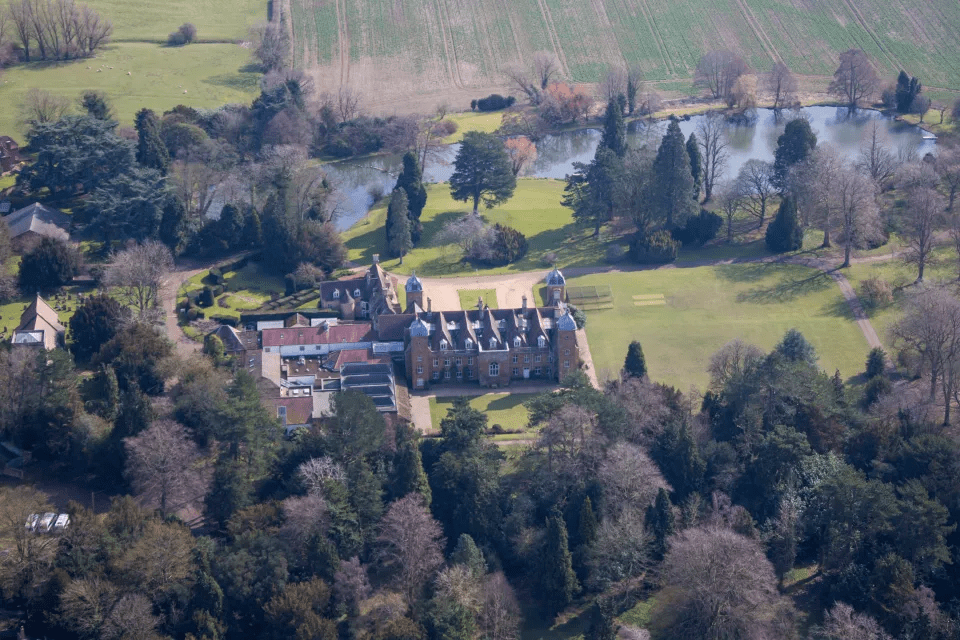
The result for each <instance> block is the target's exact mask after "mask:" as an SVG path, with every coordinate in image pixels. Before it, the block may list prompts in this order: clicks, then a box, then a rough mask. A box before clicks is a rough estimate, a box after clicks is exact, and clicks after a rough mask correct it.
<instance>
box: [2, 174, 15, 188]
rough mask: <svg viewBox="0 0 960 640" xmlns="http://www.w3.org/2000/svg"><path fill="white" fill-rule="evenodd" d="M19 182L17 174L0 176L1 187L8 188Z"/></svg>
mask: <svg viewBox="0 0 960 640" xmlns="http://www.w3.org/2000/svg"><path fill="white" fill-rule="evenodd" d="M15 184H17V176H15V175H13V174H12V173H11V174H10V175H6V176H0V189H6V188H7V187H12V186H13V185H15Z"/></svg>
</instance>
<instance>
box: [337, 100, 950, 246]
mask: <svg viewBox="0 0 960 640" xmlns="http://www.w3.org/2000/svg"><path fill="white" fill-rule="evenodd" d="M795 117H803V118H807V119H808V120H809V121H810V126H811V127H812V128H813V131H814V132H815V133H816V134H817V140H818V143H820V144H822V143H829V144H831V145H833V146H834V147H836V148H837V150H838V151H839V152H840V153H841V154H842V155H844V156H847V157H849V158H851V159H853V158H855V157H856V156H857V154H858V153H859V150H860V144H861V141H862V140H863V139H864V138H865V137H866V136H867V135H868V130H869V127H870V126H871V125H872V123H873V122H877V123H879V124H880V126H881V130H882V131H883V133H884V134H885V136H886V138H887V144H889V145H890V147H891V148H892V149H894V150H896V149H898V148H901V147H903V148H908V149H914V150H916V151H917V152H918V153H919V154H920V155H923V154H924V153H926V152H927V151H931V150H933V148H934V144H935V140H932V139H924V134H925V132H924V131H923V130H922V129H920V128H919V127H915V126H913V125H910V124H907V123H904V122H896V121H894V120H893V119H892V118H890V117H888V116H884V115H883V114H881V113H879V112H877V111H870V110H864V109H860V110H858V111H856V112H855V113H852V114H851V113H850V112H849V111H848V110H847V109H846V108H844V107H805V108H803V109H800V110H798V111H797V112H787V113H785V114H780V115H779V116H778V115H777V114H775V113H774V112H773V111H772V110H770V109H760V110H758V111H757V112H756V115H755V117H752V118H750V119H748V120H745V121H743V122H735V123H728V124H727V130H726V136H727V142H728V147H727V151H728V153H729V156H730V157H729V160H728V161H727V167H726V171H725V174H724V176H721V179H723V178H729V177H733V176H736V174H737V173H738V172H739V171H740V168H741V167H742V166H743V165H744V163H746V162H747V160H751V159H753V158H756V159H759V160H765V161H768V162H772V161H773V154H774V151H775V150H776V148H777V138H778V137H779V136H780V134H781V133H783V129H784V127H786V123H787V122H788V121H789V120H790V119H791V118H795ZM703 118H704V116H694V117H692V118H690V119H688V120H683V121H681V122H680V130H681V131H682V132H683V135H684V136H689V135H690V134H691V133H693V132H694V131H696V129H697V126H698V124H699V123H700V121H701V120H702V119H703ZM666 127H667V123H666V122H654V123H646V122H639V121H637V122H632V123H630V126H629V127H628V130H627V139H628V142H629V144H631V145H633V146H634V147H641V146H644V145H652V146H655V145H657V144H659V142H660V138H661V137H662V135H663V132H664V131H665V130H666ZM599 143H600V131H599V130H597V129H580V130H576V131H564V132H561V133H558V134H554V135H548V136H545V137H544V138H543V140H541V141H540V142H538V143H537V159H536V161H534V162H533V164H532V165H531V166H530V167H529V168H528V169H527V171H526V172H525V175H529V176H534V177H538V178H558V179H563V178H564V177H565V176H566V175H568V174H570V173H572V172H573V163H575V162H584V163H586V162H590V160H592V159H593V155H594V153H595V151H596V148H597V145H598V144H599ZM458 148H459V145H450V146H449V147H447V148H446V149H445V150H443V151H442V153H441V154H440V156H439V157H438V158H434V159H431V160H430V161H429V162H428V163H427V168H426V170H425V171H424V179H425V180H426V181H427V182H445V181H446V180H449V179H450V175H451V174H452V173H453V167H452V161H453V158H454V157H455V156H456V153H457V149H458ZM401 164H402V163H401V158H400V156H377V157H375V158H367V159H358V160H347V161H343V162H337V163H333V164H329V165H326V167H325V168H326V170H327V172H328V175H329V176H330V179H331V180H332V182H333V183H334V185H335V186H336V187H337V188H338V189H340V191H341V193H342V199H341V202H340V204H339V206H338V217H337V227H338V228H339V229H341V230H342V229H347V228H349V227H350V226H352V225H353V224H354V223H355V222H356V221H357V220H359V219H361V218H362V217H363V216H364V215H366V213H367V211H368V210H369V209H370V207H371V206H372V204H373V196H372V195H371V194H372V193H373V192H374V191H377V190H381V191H382V193H385V194H388V193H390V191H391V190H392V189H393V186H394V185H395V184H396V180H397V174H398V173H399V172H400V169H401Z"/></svg>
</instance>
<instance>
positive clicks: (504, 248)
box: [489, 224, 529, 265]
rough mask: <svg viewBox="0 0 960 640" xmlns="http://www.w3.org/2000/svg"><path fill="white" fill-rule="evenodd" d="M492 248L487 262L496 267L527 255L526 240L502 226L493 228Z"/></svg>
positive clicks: (512, 229) (513, 230) (521, 235)
mask: <svg viewBox="0 0 960 640" xmlns="http://www.w3.org/2000/svg"><path fill="white" fill-rule="evenodd" d="M493 233H494V238H493V246H492V247H491V248H490V258H489V262H490V263H491V264H496V265H505V264H510V263H511V262H516V261H517V260H521V259H523V257H524V256H526V255H527V249H528V248H529V247H528V246H527V238H526V236H524V235H523V234H522V233H520V232H519V231H517V230H516V229H514V228H513V227H508V226H506V225H502V224H496V225H494V227H493Z"/></svg>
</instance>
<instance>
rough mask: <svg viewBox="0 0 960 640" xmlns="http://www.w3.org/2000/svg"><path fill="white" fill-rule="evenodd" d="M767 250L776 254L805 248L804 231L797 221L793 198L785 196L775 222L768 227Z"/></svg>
mask: <svg viewBox="0 0 960 640" xmlns="http://www.w3.org/2000/svg"><path fill="white" fill-rule="evenodd" d="M766 241H767V248H768V249H770V251H773V252H774V253H784V252H786V251H796V250H797V249H799V248H800V247H801V246H803V229H801V228H800V221H799V220H798V219H797V205H796V203H795V202H794V200H793V196H790V195H789V194H788V195H785V196H784V197H783V200H782V201H781V202H780V208H779V209H778V210H777V215H776V217H774V219H773V222H771V223H770V225H769V226H768V227H767V236H766Z"/></svg>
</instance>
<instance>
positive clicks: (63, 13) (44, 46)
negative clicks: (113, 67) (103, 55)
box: [9, 0, 113, 62]
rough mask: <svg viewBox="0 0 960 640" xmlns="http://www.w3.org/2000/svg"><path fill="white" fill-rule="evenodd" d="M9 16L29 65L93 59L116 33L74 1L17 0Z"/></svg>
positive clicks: (96, 14) (106, 22)
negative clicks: (43, 62) (84, 58)
mask: <svg viewBox="0 0 960 640" xmlns="http://www.w3.org/2000/svg"><path fill="white" fill-rule="evenodd" d="M9 17H10V21H11V22H12V23H13V26H14V31H15V32H16V35H17V37H18V38H19V44H20V48H21V49H22V51H23V54H24V60H26V61H27V62H30V61H31V60H70V59H72V58H81V57H88V56H92V55H93V54H94V53H95V52H96V51H97V49H99V48H100V47H102V46H103V45H105V44H106V43H107V42H108V40H109V38H110V34H111V33H113V25H112V24H111V23H110V22H109V21H107V20H104V19H103V18H101V17H100V15H99V14H98V13H97V12H96V11H94V10H92V9H91V8H90V7H88V6H86V5H78V4H76V3H75V2H74V0H14V1H13V2H11V3H10V9H9Z"/></svg>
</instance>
